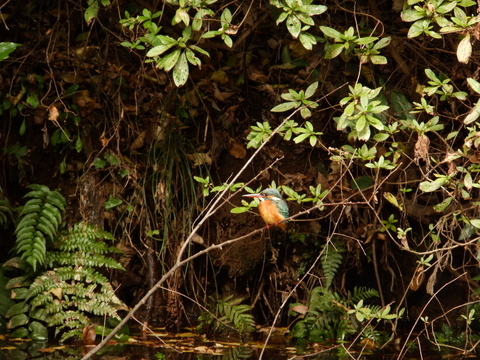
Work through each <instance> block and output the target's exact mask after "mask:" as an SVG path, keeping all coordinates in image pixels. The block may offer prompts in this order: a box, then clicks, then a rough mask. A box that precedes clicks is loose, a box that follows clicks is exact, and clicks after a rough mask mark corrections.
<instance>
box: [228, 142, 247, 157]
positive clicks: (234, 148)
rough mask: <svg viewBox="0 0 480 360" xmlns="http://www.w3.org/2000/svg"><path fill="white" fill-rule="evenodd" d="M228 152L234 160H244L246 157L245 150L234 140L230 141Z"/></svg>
mask: <svg viewBox="0 0 480 360" xmlns="http://www.w3.org/2000/svg"><path fill="white" fill-rule="evenodd" d="M228 151H229V153H230V155H232V156H233V157H234V158H235V159H245V156H247V149H246V148H245V146H243V144H240V143H238V142H236V141H235V140H232V141H230V148H229V150H228Z"/></svg>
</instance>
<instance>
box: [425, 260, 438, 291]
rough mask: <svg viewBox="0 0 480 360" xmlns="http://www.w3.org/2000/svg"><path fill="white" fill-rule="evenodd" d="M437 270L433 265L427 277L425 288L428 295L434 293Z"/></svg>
mask: <svg viewBox="0 0 480 360" xmlns="http://www.w3.org/2000/svg"><path fill="white" fill-rule="evenodd" d="M437 271H438V267H436V266H435V267H434V268H433V272H432V275H430V277H429V278H428V281H427V286H426V290H427V294H429V295H434V294H435V288H434V287H435V283H436V282H437Z"/></svg>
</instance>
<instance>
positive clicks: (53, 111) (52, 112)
mask: <svg viewBox="0 0 480 360" xmlns="http://www.w3.org/2000/svg"><path fill="white" fill-rule="evenodd" d="M59 116H60V113H59V112H58V109H57V107H56V106H55V105H54V104H52V105H50V107H49V108H48V120H50V121H55V122H57V119H58V117H59Z"/></svg>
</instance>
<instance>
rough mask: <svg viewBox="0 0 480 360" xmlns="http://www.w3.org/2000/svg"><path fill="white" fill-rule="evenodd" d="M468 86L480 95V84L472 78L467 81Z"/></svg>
mask: <svg viewBox="0 0 480 360" xmlns="http://www.w3.org/2000/svg"><path fill="white" fill-rule="evenodd" d="M467 82H468V85H470V87H471V88H472V90H473V91H475V92H476V93H477V94H480V83H479V82H478V81H477V80H475V79H472V78H468V79H467Z"/></svg>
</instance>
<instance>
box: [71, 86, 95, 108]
mask: <svg viewBox="0 0 480 360" xmlns="http://www.w3.org/2000/svg"><path fill="white" fill-rule="evenodd" d="M75 105H77V106H78V107H80V108H88V109H89V110H91V109H99V108H101V106H100V104H99V103H97V102H96V101H95V100H93V99H92V98H91V97H90V92H89V91H88V90H82V91H80V92H79V93H78V94H77V95H76V96H75Z"/></svg>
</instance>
